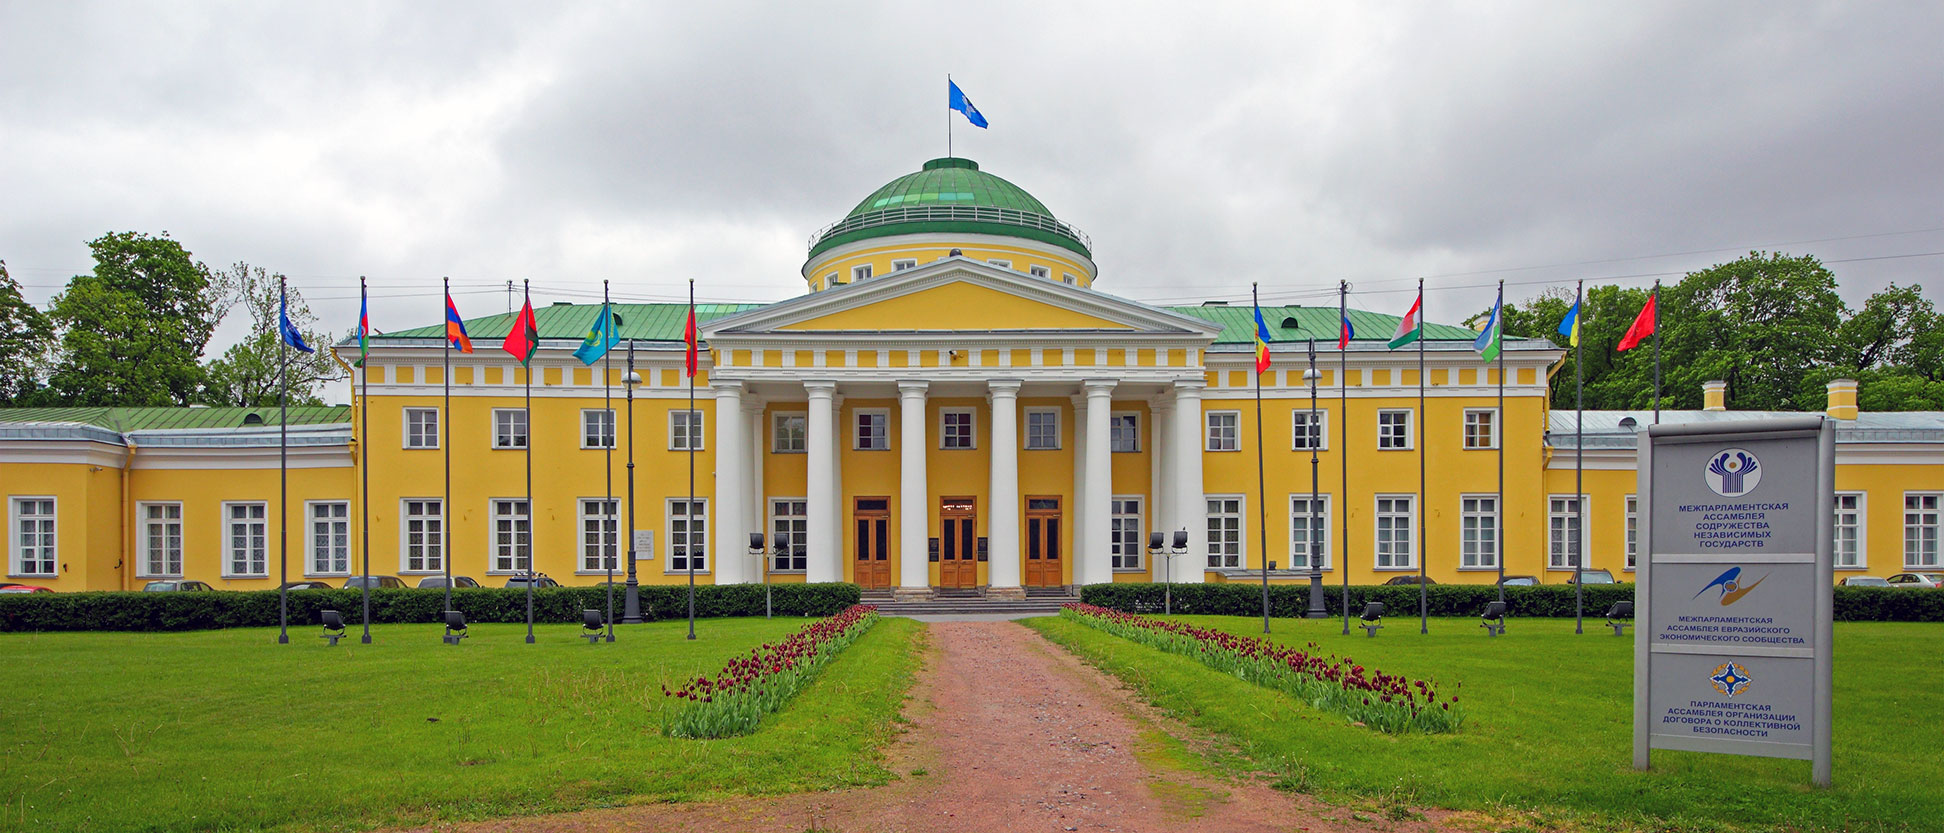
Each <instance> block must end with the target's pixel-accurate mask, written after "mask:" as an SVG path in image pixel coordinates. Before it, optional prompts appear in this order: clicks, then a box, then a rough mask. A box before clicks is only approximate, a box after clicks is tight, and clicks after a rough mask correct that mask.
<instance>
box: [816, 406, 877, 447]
mask: <svg viewBox="0 0 1944 833" xmlns="http://www.w3.org/2000/svg"><path fill="white" fill-rule="evenodd" d="M865 417H876V418H877V420H878V426H879V428H880V429H881V430H880V431H879V433H878V436H876V437H874V438H873V439H878V440H882V442H880V443H878V444H877V445H865V444H864V418H865ZM804 425H805V428H806V429H807V428H808V426H809V423H808V422H806V423H805V424H804ZM805 433H808V431H807V430H806V431H805ZM851 450H852V451H890V450H891V409H890V408H858V409H856V410H853V411H851Z"/></svg>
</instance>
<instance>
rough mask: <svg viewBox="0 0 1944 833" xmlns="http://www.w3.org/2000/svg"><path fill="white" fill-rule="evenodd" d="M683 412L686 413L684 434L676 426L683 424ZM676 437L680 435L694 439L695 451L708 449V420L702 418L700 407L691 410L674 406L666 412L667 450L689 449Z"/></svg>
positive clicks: (683, 437)
mask: <svg viewBox="0 0 1944 833" xmlns="http://www.w3.org/2000/svg"><path fill="white" fill-rule="evenodd" d="M685 414H686V415H687V417H686V422H687V425H688V430H687V432H686V434H684V433H683V432H682V429H681V428H679V427H678V426H680V425H682V424H683V422H684V416H683V415H685ZM678 437H680V438H681V439H693V440H694V441H695V450H696V451H707V450H709V442H708V439H707V438H708V421H707V420H705V419H703V418H702V410H701V409H700V408H697V409H695V410H693V411H691V410H689V409H687V408H674V409H671V410H670V411H669V412H668V450H669V451H687V450H689V447H688V446H686V445H683V444H682V443H681V442H679V441H678V440H677V438H678Z"/></svg>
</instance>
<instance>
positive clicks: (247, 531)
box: [223, 503, 270, 576]
mask: <svg viewBox="0 0 1944 833" xmlns="http://www.w3.org/2000/svg"><path fill="white" fill-rule="evenodd" d="M269 517H270V508H269V506H268V505H267V504H263V503H225V504H223V538H224V540H223V575H225V576H267V575H270V520H269Z"/></svg>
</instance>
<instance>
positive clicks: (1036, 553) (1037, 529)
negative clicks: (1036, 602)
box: [1026, 496, 1066, 587]
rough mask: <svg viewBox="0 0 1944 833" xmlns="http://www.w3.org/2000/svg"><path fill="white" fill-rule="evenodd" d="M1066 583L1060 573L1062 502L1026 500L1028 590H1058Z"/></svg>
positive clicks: (1047, 499) (1057, 500)
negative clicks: (1039, 588) (1046, 588)
mask: <svg viewBox="0 0 1944 833" xmlns="http://www.w3.org/2000/svg"><path fill="white" fill-rule="evenodd" d="M1065 583H1066V577H1065V575H1064V573H1063V571H1062V570H1061V569H1060V499H1059V498H1057V497H1031V496H1028V497H1027V498H1026V586H1028V587H1058V586H1060V585H1062V584H1065Z"/></svg>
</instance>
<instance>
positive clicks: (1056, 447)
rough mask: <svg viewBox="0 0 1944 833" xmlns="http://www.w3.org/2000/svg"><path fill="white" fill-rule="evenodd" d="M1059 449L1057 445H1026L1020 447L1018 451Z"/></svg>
mask: <svg viewBox="0 0 1944 833" xmlns="http://www.w3.org/2000/svg"><path fill="white" fill-rule="evenodd" d="M1059 450H1061V449H1060V447H1059V446H1057V445H1050V446H1049V445H1042V446H1027V447H1025V448H1022V449H1020V451H1059Z"/></svg>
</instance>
